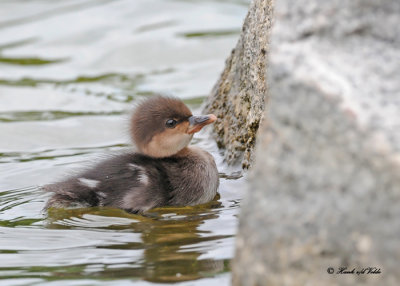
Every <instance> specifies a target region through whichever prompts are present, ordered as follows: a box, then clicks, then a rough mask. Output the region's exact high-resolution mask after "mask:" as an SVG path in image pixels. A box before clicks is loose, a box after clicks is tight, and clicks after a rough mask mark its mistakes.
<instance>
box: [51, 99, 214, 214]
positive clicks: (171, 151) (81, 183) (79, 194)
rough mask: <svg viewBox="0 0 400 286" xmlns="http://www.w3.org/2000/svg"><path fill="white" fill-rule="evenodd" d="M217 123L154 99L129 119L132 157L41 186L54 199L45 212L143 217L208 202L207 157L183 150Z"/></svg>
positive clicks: (210, 162) (210, 171) (175, 102)
mask: <svg viewBox="0 0 400 286" xmlns="http://www.w3.org/2000/svg"><path fill="white" fill-rule="evenodd" d="M215 120H217V118H216V117H215V115H213V114H209V115H202V116H193V115H192V113H191V111H190V110H189V108H188V107H187V106H186V105H185V104H184V103H183V102H182V101H180V100H179V99H176V98H171V97H162V96H155V97H152V98H149V99H147V100H145V101H144V102H142V103H141V104H139V105H138V106H137V107H136V109H135V111H134V113H133V116H132V121H131V136H132V139H133V142H134V144H135V145H136V147H137V151H136V152H135V153H127V154H122V155H115V156H113V157H112V158H110V159H108V160H106V161H104V162H101V163H99V164H98V165H96V166H95V167H94V168H91V169H89V170H87V171H85V172H83V173H82V174H80V175H78V176H74V177H72V178H69V179H66V180H64V181H61V182H59V183H55V184H50V185H47V186H44V189H45V190H46V191H49V192H52V193H53V196H52V197H51V198H50V200H49V201H48V203H47V206H46V208H82V207H93V206H109V207H116V208H120V209H123V210H126V211H128V212H131V213H144V212H146V211H148V210H150V209H152V208H156V207H162V206H193V205H197V204H202V203H206V202H209V201H211V200H212V199H213V198H214V197H215V195H216V193H217V189H218V186H219V177H218V170H217V167H216V164H215V161H214V159H213V157H212V156H211V154H209V153H208V152H206V151H204V150H202V149H200V148H197V147H194V146H190V147H189V146H188V145H189V143H190V141H191V139H192V137H193V134H194V133H196V132H198V131H200V130H201V129H202V128H203V127H204V126H206V125H208V124H211V123H213V122H214V121H215Z"/></svg>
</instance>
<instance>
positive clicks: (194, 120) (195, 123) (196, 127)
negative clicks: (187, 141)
mask: <svg viewBox="0 0 400 286" xmlns="http://www.w3.org/2000/svg"><path fill="white" fill-rule="evenodd" d="M216 120H217V116H215V115H214V114H208V115H198V116H190V117H189V128H188V130H187V133H188V134H193V133H196V132H199V131H200V130H201V129H202V128H203V127H204V126H206V125H208V124H211V123H213V122H214V121H216Z"/></svg>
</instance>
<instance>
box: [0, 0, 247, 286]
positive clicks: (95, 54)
mask: <svg viewBox="0 0 400 286" xmlns="http://www.w3.org/2000/svg"><path fill="white" fill-rule="evenodd" d="M247 5H248V1H239V0H238V1H234V0H231V1H222V0H220V1H218V0H209V1H206V0H198V1H196V0H185V1H184V0H91V1H89V0H79V1H78V0H62V1H61V0H58V1H50V0H30V1H27V0H0V285H7V286H11V285H131V284H134V285H155V284H159V283H165V282H167V283H172V282H179V283H178V284H177V285H219V286H220V285H228V284H229V279H230V274H229V273H230V266H229V262H230V259H231V258H232V256H233V251H234V234H235V229H236V225H237V214H238V211H239V209H238V206H239V203H240V199H241V196H242V193H243V191H242V189H243V181H244V179H243V178H238V177H235V176H230V175H231V174H232V172H233V171H234V170H231V169H228V168H227V167H226V166H225V165H224V163H223V161H222V158H221V156H220V154H219V153H218V150H217V148H216V146H215V144H214V142H213V141H212V140H210V139H209V137H208V135H207V133H206V132H205V133H201V134H199V135H198V136H197V137H195V139H194V141H193V143H194V144H196V145H198V146H200V147H202V148H205V149H207V150H209V151H210V152H211V153H212V154H213V155H214V156H215V158H216V161H217V164H218V167H219V170H220V172H221V187H220V190H219V192H220V198H219V199H217V200H215V201H213V202H210V203H209V204H206V205H203V206H196V207H186V208H163V209H158V210H154V211H152V212H150V213H149V214H148V215H147V216H145V217H143V216H136V215H130V214H127V213H125V212H123V211H120V210H115V209H106V208H97V209H96V208H94V209H79V210H70V211H58V212H53V213H51V214H50V215H49V216H48V215H47V214H46V213H43V212H42V208H43V206H44V203H45V201H46V199H47V197H48V196H47V195H46V194H43V193H42V192H41V191H40V189H39V186H40V185H43V184H46V183H50V182H53V181H55V180H57V179H58V178H61V177H63V176H65V174H69V173H73V172H76V171H78V170H79V169H80V168H82V166H87V165H90V163H92V162H94V161H96V160H99V159H101V158H103V157H104V156H106V155H105V154H107V153H112V152H120V151H123V150H125V149H129V148H130V145H129V136H128V134H127V118H128V114H129V110H130V109H131V107H132V105H133V104H134V102H135V100H136V99H137V98H140V97H145V96H149V95H151V94H154V93H162V94H169V95H175V96H178V97H180V98H182V99H183V100H184V101H185V102H186V103H187V104H188V105H189V106H190V107H191V108H192V109H194V110H197V111H199V110H200V104H201V103H202V101H203V99H204V98H205V96H207V94H208V93H209V91H210V89H211V88H212V85H213V84H214V82H215V81H216V80H217V78H218V76H219V74H220V72H221V71H222V68H223V65H224V60H225V58H226V57H227V56H228V55H229V53H230V50H231V49H232V48H233V47H234V45H235V43H236V41H237V38H238V35H239V32H240V28H241V25H242V21H243V18H244V16H245V13H246V11H247ZM180 281H183V282H180Z"/></svg>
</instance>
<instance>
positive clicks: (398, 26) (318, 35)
mask: <svg viewBox="0 0 400 286" xmlns="http://www.w3.org/2000/svg"><path fill="white" fill-rule="evenodd" d="M275 15H276V19H275V26H274V29H273V32H272V35H271V51H270V65H269V67H268V69H269V70H268V77H269V82H270V90H269V96H270V98H269V105H268V111H267V113H266V115H265V118H267V120H265V122H263V124H262V127H261V128H260V130H259V136H258V138H257V152H256V155H255V156H256V163H255V166H254V168H253V169H252V171H251V175H250V178H249V187H248V193H247V196H246V198H245V200H244V201H243V203H242V213H241V215H240V223H239V233H238V237H237V252H236V257H235V260H234V262H233V285H241V286H246V285H398V283H399V281H400V271H398V266H399V261H400V247H399V246H400V219H399V218H400V207H399V206H400V93H399V91H400V80H399V71H400V17H399V15H400V2H399V1H397V0H392V1H389V0H387V1H372V0H357V1H356V0H353V1H338V0H333V1H323V0H313V1H304V0H298V1H289V0H283V1H277V3H276V7H275ZM328 267H333V268H334V271H335V272H334V274H328V273H327V269H328ZM339 267H348V270H352V269H353V268H355V270H356V271H357V270H361V269H362V268H364V267H377V268H380V271H381V274H360V275H357V274H347V275H345V274H336V273H337V271H338V270H339Z"/></svg>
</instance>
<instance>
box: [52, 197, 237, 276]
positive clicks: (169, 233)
mask: <svg viewBox="0 0 400 286" xmlns="http://www.w3.org/2000/svg"><path fill="white" fill-rule="evenodd" d="M218 199H219V197H218V196H216V198H215V199H214V200H213V201H211V202H209V203H207V204H203V205H199V206H194V207H183V208H173V207H168V208H157V209H153V210H150V211H149V212H147V213H146V214H145V215H144V216H143V215H132V214H129V213H125V212H123V211H120V210H118V209H111V208H91V209H70V210H64V209H52V210H51V212H50V215H51V219H52V220H51V222H50V223H49V225H47V227H49V228H58V229H63V228H76V227H78V228H82V227H84V228H85V221H87V227H90V228H92V226H93V216H96V217H97V220H96V223H97V222H98V223H101V222H104V221H106V220H104V216H111V217H112V218H114V221H117V218H118V217H121V221H127V219H128V218H129V219H131V220H132V221H133V222H132V223H127V224H115V225H107V224H103V225H104V227H101V228H105V229H106V230H113V231H115V235H118V233H120V231H121V235H124V234H126V233H129V232H134V233H140V239H134V240H132V241H126V242H125V243H122V244H115V243H110V244H107V242H104V243H102V245H101V246H97V248H96V249H94V250H92V251H97V250H99V251H101V249H104V248H105V249H108V250H110V251H113V252H111V253H110V252H109V253H110V255H111V257H110V259H108V260H107V261H109V263H110V266H112V267H110V268H109V267H108V265H107V264H105V265H104V266H103V267H101V270H100V271H99V272H96V273H93V274H94V275H95V276H96V277H97V278H104V279H106V278H112V277H119V278H135V279H137V278H140V279H143V280H147V281H152V282H179V281H189V280H195V279H200V278H203V277H209V276H213V275H216V274H220V273H222V272H226V271H228V270H229V265H228V264H229V262H228V260H224V259H207V258H201V256H202V255H204V254H206V253H207V252H208V251H209V250H210V248H209V246H210V245H214V246H215V245H216V244H217V242H218V241H219V240H221V239H224V238H229V237H231V236H230V235H213V234H211V233H209V232H208V231H207V230H204V229H201V227H200V226H201V225H202V224H204V223H205V222H206V221H208V220H214V219H218V217H219V215H218V212H219V210H220V207H221V204H220V202H219V201H218ZM87 214H91V219H90V220H86V219H85V216H86V215H87ZM96 223H95V224H96ZM98 228H99V225H98V226H97V227H96V229H98ZM203 242H207V245H208V247H207V246H204V245H202V243H203ZM213 242H215V243H213ZM141 249H142V250H143V254H142V256H141V258H139V259H138V258H137V257H132V262H130V263H128V262H125V263H124V266H123V267H121V268H118V267H116V265H114V263H115V262H114V261H113V260H112V256H114V257H124V260H126V258H125V256H126V254H124V253H127V250H141ZM92 256H94V257H95V256H96V255H94V254H92Z"/></svg>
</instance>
